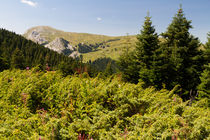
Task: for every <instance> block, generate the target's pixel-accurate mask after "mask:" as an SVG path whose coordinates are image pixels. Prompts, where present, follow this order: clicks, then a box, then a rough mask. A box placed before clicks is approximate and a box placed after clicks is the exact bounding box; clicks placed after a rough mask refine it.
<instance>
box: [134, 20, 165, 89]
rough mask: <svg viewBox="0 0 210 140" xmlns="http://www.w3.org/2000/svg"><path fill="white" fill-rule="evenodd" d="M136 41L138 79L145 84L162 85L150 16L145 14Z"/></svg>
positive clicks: (156, 35) (156, 41) (157, 41)
mask: <svg viewBox="0 0 210 140" xmlns="http://www.w3.org/2000/svg"><path fill="white" fill-rule="evenodd" d="M137 39H138V42H137V43H136V49H135V57H136V59H135V61H137V62H136V63H137V64H138V65H139V66H138V67H139V78H140V81H143V82H144V83H145V86H146V87H147V86H156V87H157V88H160V87H161V86H162V82H161V77H160V76H161V75H160V65H161V61H160V50H159V49H160V47H159V39H158V34H157V33H156V32H155V28H154V26H153V25H152V21H151V17H149V16H146V18H145V22H144V25H143V29H142V30H141V33H140V34H138V35H137Z"/></svg>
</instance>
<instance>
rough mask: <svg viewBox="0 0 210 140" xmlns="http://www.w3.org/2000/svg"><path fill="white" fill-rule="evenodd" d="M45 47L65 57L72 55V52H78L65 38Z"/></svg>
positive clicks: (57, 39)
mask: <svg viewBox="0 0 210 140" xmlns="http://www.w3.org/2000/svg"><path fill="white" fill-rule="evenodd" d="M45 47H47V48H49V49H51V50H54V51H56V52H58V53H63V54H65V55H70V54H71V53H72V52H74V51H76V48H75V47H73V46H71V45H70V44H69V42H68V41H67V40H65V39H63V38H56V39H55V40H53V41H52V42H50V43H49V44H47V45H45Z"/></svg>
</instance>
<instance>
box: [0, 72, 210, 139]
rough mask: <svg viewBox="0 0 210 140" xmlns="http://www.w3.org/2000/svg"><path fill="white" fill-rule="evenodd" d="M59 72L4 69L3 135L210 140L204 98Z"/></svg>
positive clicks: (0, 78)
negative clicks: (190, 98)
mask: <svg viewBox="0 0 210 140" xmlns="http://www.w3.org/2000/svg"><path fill="white" fill-rule="evenodd" d="M174 93H176V89H173V90H172V91H167V90H165V89H163V90H161V91H156V90H155V89H154V88H152V87H151V88H147V89H143V88H142V85H141V83H139V84H137V85H135V84H130V83H124V82H122V81H121V80H120V79H119V77H114V78H113V77H112V78H111V77H110V78H106V79H100V78H99V77H96V78H89V77H88V76H87V75H85V74H83V75H80V76H68V77H62V75H61V74H59V73H58V72H47V73H44V72H41V73H40V72H36V71H33V70H29V71H25V70H24V71H21V70H14V71H4V72H1V73H0V99H1V100H0V114H1V115H0V139H75V140H76V139H82V138H83V139H91V138H92V139H122V140H123V139H189V140H191V139H197V140H203V139H209V138H210V136H209V133H210V119H209V115H210V110H209V108H208V100H207V99H205V98H203V99H201V100H200V101H195V102H193V103H192V105H191V106H189V102H183V101H182V99H181V98H180V97H179V96H178V95H175V94H174Z"/></svg>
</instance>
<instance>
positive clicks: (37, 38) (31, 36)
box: [27, 31, 48, 45]
mask: <svg viewBox="0 0 210 140" xmlns="http://www.w3.org/2000/svg"><path fill="white" fill-rule="evenodd" d="M27 38H28V39H30V40H32V41H34V42H36V43H38V44H40V45H44V44H47V43H48V41H47V40H46V39H45V38H43V37H41V36H40V34H39V32H37V31H32V32H31V34H29V35H28V37H27Z"/></svg>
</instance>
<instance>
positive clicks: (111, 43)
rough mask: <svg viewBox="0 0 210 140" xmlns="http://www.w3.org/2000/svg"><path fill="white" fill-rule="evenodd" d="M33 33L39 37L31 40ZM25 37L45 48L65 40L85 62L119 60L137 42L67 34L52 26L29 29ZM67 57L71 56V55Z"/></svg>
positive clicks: (126, 39) (134, 39) (131, 39)
mask: <svg viewBox="0 0 210 140" xmlns="http://www.w3.org/2000/svg"><path fill="white" fill-rule="evenodd" d="M33 33H35V35H37V37H36V36H35V37H34V38H31V36H32V34H33ZM23 36H24V37H26V38H27V39H30V40H32V41H34V42H37V43H39V44H41V45H45V47H46V45H47V44H50V43H51V42H53V41H55V40H56V38H63V39H64V40H66V41H68V42H69V44H70V45H71V46H73V47H74V48H75V49H76V51H75V52H74V53H76V54H77V56H79V55H80V54H81V55H83V60H84V61H85V62H87V61H89V60H91V61H94V60H96V59H98V58H101V57H110V58H111V59H114V60H117V59H118V58H119V56H120V55H121V54H122V52H123V50H125V49H126V48H128V47H129V48H131V49H133V48H134V47H133V46H135V42H136V37H135V36H106V35H97V34H90V33H76V32H65V31H62V30H58V29H55V28H53V27H50V26H35V27H32V28H30V29H28V30H27V31H26V32H25V33H24V34H23ZM32 37H33V36H32ZM51 44H52V43H51ZM55 44H56V43H55ZM50 48H51V49H52V50H56V49H55V48H58V46H55V47H54V48H53V47H52V45H51V47H50ZM58 52H59V53H60V52H62V51H60V50H59V51H58ZM69 52H71V51H69ZM72 53H73V52H72ZM66 55H68V56H69V53H67V54H66Z"/></svg>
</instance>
